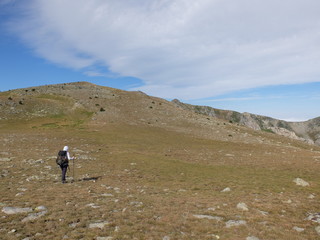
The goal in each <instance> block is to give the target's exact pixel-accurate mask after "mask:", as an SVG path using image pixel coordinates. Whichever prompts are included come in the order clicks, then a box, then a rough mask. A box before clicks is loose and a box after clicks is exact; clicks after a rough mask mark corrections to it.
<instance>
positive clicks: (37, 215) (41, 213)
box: [21, 211, 47, 222]
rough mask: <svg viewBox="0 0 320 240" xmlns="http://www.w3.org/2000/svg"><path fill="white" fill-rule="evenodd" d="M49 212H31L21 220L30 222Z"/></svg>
mask: <svg viewBox="0 0 320 240" xmlns="http://www.w3.org/2000/svg"><path fill="white" fill-rule="evenodd" d="M46 214H47V211H43V212H38V213H30V214H29V215H28V216H27V217H25V218H24V219H22V221H21V222H29V221H33V220H36V219H38V218H40V217H42V216H44V215H46Z"/></svg>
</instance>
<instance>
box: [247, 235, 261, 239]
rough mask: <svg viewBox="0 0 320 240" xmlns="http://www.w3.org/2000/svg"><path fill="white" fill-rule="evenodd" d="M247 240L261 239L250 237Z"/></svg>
mask: <svg viewBox="0 0 320 240" xmlns="http://www.w3.org/2000/svg"><path fill="white" fill-rule="evenodd" d="M246 240H259V238H257V237H254V236H249V237H247V238H246Z"/></svg>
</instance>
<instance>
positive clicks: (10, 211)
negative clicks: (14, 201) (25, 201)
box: [2, 207, 32, 214]
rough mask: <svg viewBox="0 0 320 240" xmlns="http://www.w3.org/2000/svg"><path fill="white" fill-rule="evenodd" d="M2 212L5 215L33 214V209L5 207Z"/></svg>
mask: <svg viewBox="0 0 320 240" xmlns="http://www.w3.org/2000/svg"><path fill="white" fill-rule="evenodd" d="M2 212H4V213H5V214H18V213H29V212H32V208H18V207H4V208H2Z"/></svg>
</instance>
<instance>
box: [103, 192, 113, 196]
mask: <svg viewBox="0 0 320 240" xmlns="http://www.w3.org/2000/svg"><path fill="white" fill-rule="evenodd" d="M101 196H102V197H113V194H111V193H103V194H101Z"/></svg>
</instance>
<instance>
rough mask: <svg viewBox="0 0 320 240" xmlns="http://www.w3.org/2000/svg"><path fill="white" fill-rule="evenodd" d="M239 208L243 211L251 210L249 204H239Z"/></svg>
mask: <svg viewBox="0 0 320 240" xmlns="http://www.w3.org/2000/svg"><path fill="white" fill-rule="evenodd" d="M237 208H238V209H239V210H242V211H249V208H248V206H247V204H245V203H238V204H237Z"/></svg>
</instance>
